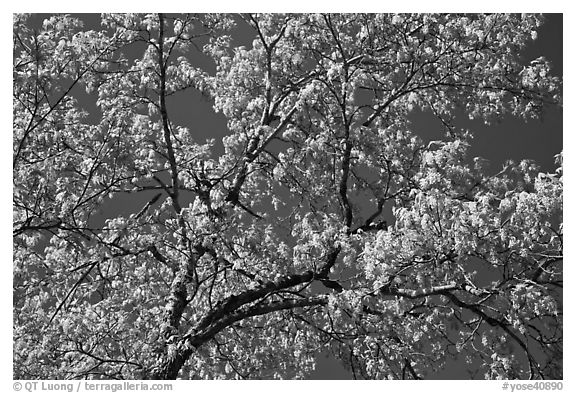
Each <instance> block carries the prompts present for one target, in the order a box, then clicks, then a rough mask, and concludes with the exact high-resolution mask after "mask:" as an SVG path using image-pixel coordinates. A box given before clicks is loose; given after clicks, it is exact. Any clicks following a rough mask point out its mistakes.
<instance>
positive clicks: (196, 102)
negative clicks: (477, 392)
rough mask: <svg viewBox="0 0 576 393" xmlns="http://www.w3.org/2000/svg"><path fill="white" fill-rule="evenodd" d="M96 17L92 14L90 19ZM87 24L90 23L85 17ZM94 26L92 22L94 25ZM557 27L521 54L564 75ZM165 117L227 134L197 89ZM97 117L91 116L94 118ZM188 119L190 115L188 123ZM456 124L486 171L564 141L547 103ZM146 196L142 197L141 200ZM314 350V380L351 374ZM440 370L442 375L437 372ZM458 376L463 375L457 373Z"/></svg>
mask: <svg viewBox="0 0 576 393" xmlns="http://www.w3.org/2000/svg"><path fill="white" fill-rule="evenodd" d="M94 20H95V19H94ZM88 23H89V25H90V24H92V23H93V22H90V21H88ZM94 28H96V26H95V25H94ZM562 29H563V17H562V15H561V14H555V15H549V16H548V18H547V21H546V22H545V24H544V25H543V26H542V27H541V28H540V29H539V31H538V40H537V41H536V42H534V43H532V44H531V45H530V46H529V47H528V48H527V50H526V51H525V52H524V53H522V54H521V56H522V57H524V58H525V59H526V60H527V62H529V61H530V60H531V59H534V58H537V57H539V56H544V57H546V58H547V59H549V60H551V61H552V64H553V66H554V68H553V73H554V74H556V75H559V76H562V75H563V66H562V63H563V52H562V44H563V37H562ZM237 39H238V42H239V44H241V45H246V46H248V45H249V44H250V42H251V40H252V37H251V36H250V33H249V30H248V29H245V28H240V29H239V36H238V38H237ZM77 94H78V97H79V98H81V100H82V102H83V104H84V105H85V106H86V107H87V108H95V98H94V97H89V96H86V95H85V94H84V95H83V93H82V92H80V91H79V92H78V93H77ZM168 105H169V112H170V116H171V118H172V120H173V121H175V122H176V123H180V124H183V125H189V126H190V127H191V128H192V129H193V131H195V132H198V135H199V137H202V136H203V137H205V138H215V139H217V140H218V139H220V138H221V137H222V136H224V135H225V134H226V121H225V118H224V117H223V116H222V115H221V114H215V113H214V112H213V111H212V109H211V103H210V102H209V101H208V100H206V99H204V98H202V97H200V95H199V94H197V93H183V94H180V95H175V96H174V97H172V98H171V100H170V101H169V102H168ZM96 118H97V116H96V117H94V120H96ZM190 119H194V122H193V123H190ZM413 123H414V128H415V129H416V130H417V131H418V132H420V133H422V135H423V136H426V135H428V134H429V133H432V134H433V133H435V132H437V133H438V134H439V132H440V131H439V130H440V125H437V127H438V128H437V129H436V128H435V127H436V126H435V125H434V121H431V119H430V116H429V115H427V114H415V116H414V118H413ZM459 123H460V124H461V127H464V128H468V129H470V130H471V131H472V132H473V133H474V134H475V140H474V143H473V146H472V151H471V153H472V154H473V155H475V156H476V155H478V156H482V157H484V158H487V159H489V160H490V161H491V163H492V166H491V170H493V171H494V172H497V171H498V170H499V169H500V167H501V166H502V164H503V163H504V161H505V160H506V159H509V158H511V159H514V160H520V159H523V158H530V159H534V160H535V161H536V162H537V163H539V164H540V165H541V167H542V170H543V171H546V172H552V171H553V170H554V168H555V167H554V164H553V156H554V155H555V154H557V153H559V152H560V151H561V150H562V146H563V121H562V110H561V109H559V108H548V110H547V111H546V112H545V114H544V118H543V119H542V120H534V121H530V122H526V123H525V122H523V121H521V120H518V119H513V118H511V117H504V118H502V119H501V121H499V122H497V123H496V124H494V125H491V126H489V127H487V126H486V125H484V124H482V123H481V122H479V121H469V120H467V119H460V120H459ZM148 198H149V196H144V197H143V202H142V204H143V203H145V202H146V200H147V199H148ZM142 204H139V203H135V201H134V200H133V199H132V197H126V198H124V197H119V198H117V199H115V200H114V204H113V206H112V205H110V206H109V207H107V209H106V211H105V212H104V214H103V215H102V216H101V219H104V218H106V217H108V216H113V215H116V214H118V213H121V214H124V215H128V214H130V213H133V212H135V211H138V210H139V208H140V206H141V205H142ZM326 355H327V354H326V353H323V354H319V363H318V369H317V370H316V372H315V373H314V374H313V375H312V378H316V379H349V378H350V377H351V375H350V373H349V372H348V371H346V370H345V369H344V368H343V367H342V366H341V365H340V364H339V363H338V362H337V361H336V360H335V359H334V358H332V357H330V356H326ZM460 371H462V370H458V372H456V363H454V364H452V365H451V366H450V367H449V368H448V369H447V370H446V371H445V373H444V374H442V375H444V376H445V378H447V379H450V378H457V375H461V374H460ZM442 375H441V376H442ZM461 376H462V377H463V378H465V377H466V375H461Z"/></svg>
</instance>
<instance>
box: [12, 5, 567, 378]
mask: <svg viewBox="0 0 576 393" xmlns="http://www.w3.org/2000/svg"><path fill="white" fill-rule="evenodd" d="M31 18H32V16H30V15H15V16H14V24H13V29H14V34H13V48H14V66H13V80H14V88H13V114H14V117H13V190H14V194H13V215H14V218H13V258H14V377H15V378H18V379H38V378H40V379H50V378H58V379H69V378H96V379H98V378H114V379H116V378H119V379H127V378H128V379H129V378H144V379H148V378H154V379H170V378H183V379H197V378H202V379H205V378H305V377H306V376H307V375H309V374H310V372H311V371H312V370H313V369H314V365H315V362H316V359H317V354H318V353H319V352H321V351H325V350H329V351H331V352H332V353H333V354H334V356H335V357H336V358H337V359H339V360H340V361H341V362H342V363H343V364H344V365H345V367H347V368H348V369H349V370H350V371H351V373H352V375H353V376H354V377H355V378H364V379H374V378H376V379H383V378H389V379H420V378H426V377H430V376H433V375H434V373H435V372H437V371H438V370H440V369H441V368H442V367H443V365H444V364H445V362H446V361H447V360H449V359H451V358H458V359H461V360H462V361H464V362H466V363H467V364H468V366H467V367H468V368H469V369H470V370H471V371H472V372H473V376H474V377H482V378H490V379H493V378H530V379H540V378H541V379H545V378H562V259H563V256H562V249H563V246H562V239H563V230H562V194H563V191H562V168H561V165H562V155H561V152H558V153H559V154H558V155H557V156H556V160H557V164H558V169H557V170H556V172H555V173H542V172H541V171H540V170H539V169H538V166H537V165H536V163H534V162H531V161H528V160H524V161H521V162H512V161H509V162H507V163H506V164H505V165H504V166H503V167H502V168H501V170H500V171H498V172H497V173H493V172H491V171H490V170H488V169H487V163H486V160H484V159H483V158H481V157H470V156H469V155H467V151H468V148H469V146H470V145H471V144H472V143H473V131H474V130H464V129H459V128H458V127H456V126H455V118H456V116H457V113H463V114H465V115H466V116H469V117H470V118H471V119H482V120H483V121H485V122H486V123H490V122H491V121H495V120H497V119H498V118H500V117H501V116H504V115H509V114H511V115H514V116H517V117H519V118H522V119H533V118H538V117H539V116H541V114H542V111H543V109H544V108H545V106H546V105H559V104H560V89H561V81H560V80H559V78H557V77H554V76H552V75H551V73H550V63H549V62H548V61H547V60H546V59H545V58H543V57H540V58H537V59H531V60H532V61H529V62H528V63H526V64H525V63H523V62H522V61H521V60H520V58H519V53H520V52H521V51H522V49H523V48H524V47H525V46H526V45H527V44H528V43H529V42H531V41H532V40H535V39H536V38H537V33H536V30H537V28H538V26H540V24H541V23H542V22H543V17H542V16H539V15H503V14H491V15H480V14H470V15H445V14H440V15H431V14H413V15H407V14H394V15H393V14H293V15H285V14H260V15H255V14H250V15H227V14H217V15H214V14H200V15H163V14H146V15H144V14H142V15H139V14H103V15H102V16H101V27H100V28H99V29H95V30H89V29H86V28H84V23H83V20H82V17H79V16H70V15H55V16H51V17H48V18H47V19H45V20H44V21H43V23H42V24H41V26H40V25H39V24H38V23H36V25H34V23H32V22H31ZM239 25H242V26H243V27H244V28H249V29H251V32H252V34H253V35H254V37H255V38H254V40H253V42H252V43H251V44H250V45H247V46H239V45H238V44H237V43H236V40H235V38H234V34H235V33H234V31H235V30H234V29H235V26H239ZM197 59H202V61H203V62H204V64H205V65H204V66H199V65H197V64H199V62H198V61H197ZM183 91H191V92H195V94H196V93H197V94H199V95H200V94H201V95H202V97H204V98H203V99H205V100H209V102H210V103H211V104H212V105H213V106H212V107H213V110H214V111H215V112H216V113H219V114H222V115H223V116H225V118H226V121H227V123H226V129H225V130H224V132H222V133H221V134H225V137H224V138H222V139H221V140H215V139H213V138H210V135H212V134H213V132H212V130H211V128H212V127H213V126H212V125H210V124H202V123H200V122H196V123H195V119H194V118H190V119H188V121H187V123H186V124H182V123H178V122H177V121H175V120H174V111H173V110H172V108H171V102H172V101H170V100H171V99H172V98H173V97H174V96H177V95H178V94H180V93H181V92H183ZM86 95H88V96H89V97H93V99H94V100H96V103H97V107H95V108H90V109H89V110H88V109H87V108H89V106H87V105H86V104H85V98H82V97H85V96H86ZM195 104H196V103H195V101H194V100H190V102H189V105H190V106H193V105H195ZM416 109H419V110H422V111H425V112H428V113H430V114H432V115H433V116H434V117H435V118H437V119H438V124H439V126H438V127H439V128H441V129H442V136H441V137H438V138H434V139H426V138H424V137H423V136H422V135H419V134H418V133H416V132H415V131H414V130H413V129H412V127H411V114H412V113H413V111H414V110H416ZM178 115H179V118H182V116H186V115H187V114H186V113H184V114H182V113H179V114H178ZM207 136H208V139H206V137H207ZM495 143H497V141H495ZM127 195H128V196H129V197H130V198H131V199H130V200H131V201H132V202H131V203H132V205H133V207H134V211H135V212H136V213H133V214H124V213H120V214H117V215H114V216H113V217H110V218H106V219H101V218H100V219H99V217H101V215H102V214H106V210H107V206H110V205H111V204H114V201H115V200H117V199H118V198H120V197H122V196H127Z"/></svg>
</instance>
